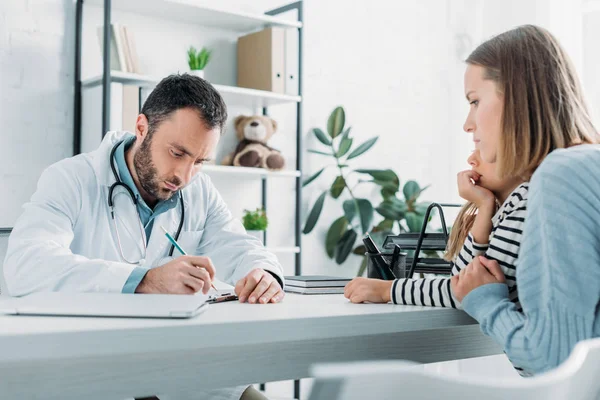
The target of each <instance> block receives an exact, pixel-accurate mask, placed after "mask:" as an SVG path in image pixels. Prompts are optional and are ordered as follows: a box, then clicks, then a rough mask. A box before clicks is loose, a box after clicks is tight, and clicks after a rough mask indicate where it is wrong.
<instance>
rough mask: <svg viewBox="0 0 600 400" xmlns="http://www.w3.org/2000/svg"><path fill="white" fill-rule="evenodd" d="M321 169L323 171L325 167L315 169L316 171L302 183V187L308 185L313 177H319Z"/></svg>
mask: <svg viewBox="0 0 600 400" xmlns="http://www.w3.org/2000/svg"><path fill="white" fill-rule="evenodd" d="M323 171H325V168H321V169H320V170H319V171H317V173H315V174H314V175H312V176H311V177H310V178H308V179H307V180H305V181H304V182H303V183H302V187H304V186H306V185H308V184H309V183H311V182H312V181H314V180H315V179H317V178H318V177H319V175H321V174H322V173H323Z"/></svg>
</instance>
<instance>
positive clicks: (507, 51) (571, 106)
mask: <svg viewBox="0 0 600 400" xmlns="http://www.w3.org/2000/svg"><path fill="white" fill-rule="evenodd" d="M466 62H467V63H468V64H471V65H478V66H481V67H484V68H485V78H486V79H491V80H493V81H494V82H496V84H497V87H498V91H499V92H500V93H501V94H502V95H503V97H504V109H503V116H502V135H501V137H500V144H499V148H498V153H497V163H498V168H497V174H498V176H499V177H500V178H503V177H508V176H521V177H523V178H525V179H528V178H530V177H531V175H532V174H533V172H534V171H535V169H536V168H537V167H538V166H539V165H540V164H541V162H542V161H543V160H544V158H545V157H546V156H547V155H548V154H549V153H550V152H552V151H553V150H555V149H557V148H565V147H569V146H573V145H576V144H581V143H600V136H599V135H598V132H597V131H596V129H595V128H594V126H593V124H592V122H591V119H590V116H589V113H588V109H587V106H586V103H585V101H584V98H583V91H582V89H581V85H580V83H579V80H578V78H577V75H576V73H575V68H574V67H573V65H572V63H571V61H570V59H569V57H568V55H567V54H566V52H565V51H564V50H563V48H562V47H561V46H560V44H559V43H558V41H557V40H556V38H555V37H554V36H552V34H550V32H548V31H547V30H545V29H543V28H540V27H537V26H533V25H524V26H520V27H518V28H515V29H512V30H510V31H508V32H504V33H502V34H500V35H498V36H495V37H493V38H491V39H489V40H487V41H486V42H484V43H482V44H481V45H479V46H478V47H477V48H476V49H475V50H474V51H473V52H472V53H471V55H469V57H468V58H467V60H466Z"/></svg>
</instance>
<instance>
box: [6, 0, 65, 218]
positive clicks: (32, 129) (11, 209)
mask: <svg viewBox="0 0 600 400" xmlns="http://www.w3.org/2000/svg"><path fill="white" fill-rule="evenodd" d="M73 31H74V6H73V2H72V1H71V0H3V1H1V2H0V196H1V197H0V198H1V200H0V226H12V225H13V224H14V221H15V220H16V218H17V216H18V215H19V214H20V206H21V204H22V203H23V202H25V201H27V200H28V199H29V197H30V196H31V194H32V193H33V191H34V190H35V185H36V182H37V178H38V177H39V174H40V173H41V171H42V170H43V169H44V168H45V167H46V166H48V165H49V164H51V163H53V162H55V161H57V160H60V159H62V158H64V157H67V156H69V155H71V152H72V136H73V134H72V132H73V129H72V124H73V122H72V120H73V116H72V115H73V112H72V110H73Z"/></svg>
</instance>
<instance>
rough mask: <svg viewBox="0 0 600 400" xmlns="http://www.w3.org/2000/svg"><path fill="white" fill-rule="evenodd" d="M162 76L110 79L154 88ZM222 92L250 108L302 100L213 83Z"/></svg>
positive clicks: (90, 82)
mask: <svg viewBox="0 0 600 400" xmlns="http://www.w3.org/2000/svg"><path fill="white" fill-rule="evenodd" d="M161 79H162V78H159V77H154V76H149V75H139V74H133V73H130V72H121V71H111V73H110V81H111V82H113V83H122V84H124V85H133V86H142V87H147V88H152V87H154V86H156V85H157V84H158V82H160V80H161ZM99 85H102V75H96V76H93V77H91V78H88V79H84V80H83V81H81V87H82V88H91V87H95V86H99ZM213 86H214V87H215V89H217V90H218V91H219V93H221V96H223V99H224V100H225V103H226V104H228V105H235V106H246V107H249V108H263V107H270V106H274V105H278V104H288V103H298V102H300V101H301V100H302V98H301V97H300V96H292V95H289V94H281V93H273V92H267V91H265V90H256V89H248V88H241V87H236V86H226V85H216V84H214V85H213Z"/></svg>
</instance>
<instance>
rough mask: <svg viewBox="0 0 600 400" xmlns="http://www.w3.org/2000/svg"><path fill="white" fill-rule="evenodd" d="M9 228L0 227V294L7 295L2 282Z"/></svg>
mask: <svg viewBox="0 0 600 400" xmlns="http://www.w3.org/2000/svg"><path fill="white" fill-rule="evenodd" d="M11 231H12V229H10V228H0V296H6V295H8V291H7V290H6V284H5V283H4V270H3V268H2V266H3V264H4V258H5V257H6V248H7V247H8V237H9V236H10V232H11Z"/></svg>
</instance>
